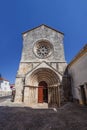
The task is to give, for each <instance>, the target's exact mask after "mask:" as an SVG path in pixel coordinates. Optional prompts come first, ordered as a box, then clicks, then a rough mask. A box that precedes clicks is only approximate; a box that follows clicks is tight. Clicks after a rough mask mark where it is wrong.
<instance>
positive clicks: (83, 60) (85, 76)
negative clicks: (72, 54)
mask: <svg viewBox="0 0 87 130" xmlns="http://www.w3.org/2000/svg"><path fill="white" fill-rule="evenodd" d="M68 71H69V74H70V75H71V78H72V79H71V82H72V93H73V97H74V98H76V99H79V100H81V94H80V87H79V86H80V85H83V84H84V83H85V82H87V53H85V54H84V55H83V56H81V57H80V58H79V59H78V60H77V61H76V62H75V63H74V64H72V66H71V67H70V68H69V69H68Z"/></svg>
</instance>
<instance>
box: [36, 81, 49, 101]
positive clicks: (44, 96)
mask: <svg viewBox="0 0 87 130" xmlns="http://www.w3.org/2000/svg"><path fill="white" fill-rule="evenodd" d="M47 86H48V85H47V83H46V82H45V81H41V82H39V84H38V103H43V102H45V103H48V87H47Z"/></svg>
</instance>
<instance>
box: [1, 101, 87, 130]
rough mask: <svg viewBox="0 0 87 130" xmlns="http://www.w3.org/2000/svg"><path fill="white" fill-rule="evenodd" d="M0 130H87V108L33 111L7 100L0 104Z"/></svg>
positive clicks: (69, 107)
mask: <svg viewBox="0 0 87 130" xmlns="http://www.w3.org/2000/svg"><path fill="white" fill-rule="evenodd" d="M7 102H8V105H7ZM9 104H10V105H9ZM0 130H87V107H84V106H80V105H76V104H73V103H67V104H66V105H64V106H62V107H61V108H58V109H57V110H56V109H31V108H29V107H24V106H23V105H21V106H20V105H19V106H18V104H14V103H11V102H10V100H7V101H4V102H3V103H0Z"/></svg>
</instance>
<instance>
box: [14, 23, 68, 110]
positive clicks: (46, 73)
mask: <svg viewBox="0 0 87 130" xmlns="http://www.w3.org/2000/svg"><path fill="white" fill-rule="evenodd" d="M22 36H23V49H22V55H21V60H20V63H19V68H18V72H17V75H16V81H15V87H16V96H15V102H24V103H25V104H28V105H29V106H30V107H31V106H32V104H36V105H38V104H44V103H46V104H47V105H48V106H60V104H61V103H62V102H63V99H64V95H63V84H62V79H63V74H64V71H65V69H66V66H67V63H66V61H65V55H64V45H63V39H64V34H63V33H62V32H60V31H57V30H55V29H53V28H50V27H48V26H47V25H40V26H38V27H36V28H34V29H32V30H29V31H27V32H24V33H23V34H22Z"/></svg>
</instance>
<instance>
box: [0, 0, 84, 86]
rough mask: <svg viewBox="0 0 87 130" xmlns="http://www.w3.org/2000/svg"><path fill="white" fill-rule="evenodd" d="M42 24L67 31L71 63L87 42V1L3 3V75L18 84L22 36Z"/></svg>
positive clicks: (0, 68)
mask: <svg viewBox="0 0 87 130" xmlns="http://www.w3.org/2000/svg"><path fill="white" fill-rule="evenodd" d="M40 24H46V25H48V26H51V27H52V28H54V29H57V30H59V31H61V32H64V34H65V37H64V48H65V58H66V61H67V62H68V63H69V62H70V61H71V60H72V58H73V57H74V56H75V55H76V54H77V53H78V52H79V50H80V49H81V48H82V47H83V46H84V45H85V44H86V43H87V0H0V73H1V74H2V76H3V77H4V78H6V79H8V80H9V81H10V83H14V82H15V77H16V73H17V70H18V66H19V62H20V58H21V51H22V35H21V33H22V32H24V31H26V30H29V29H32V28H34V27H36V26H39V25H40Z"/></svg>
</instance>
